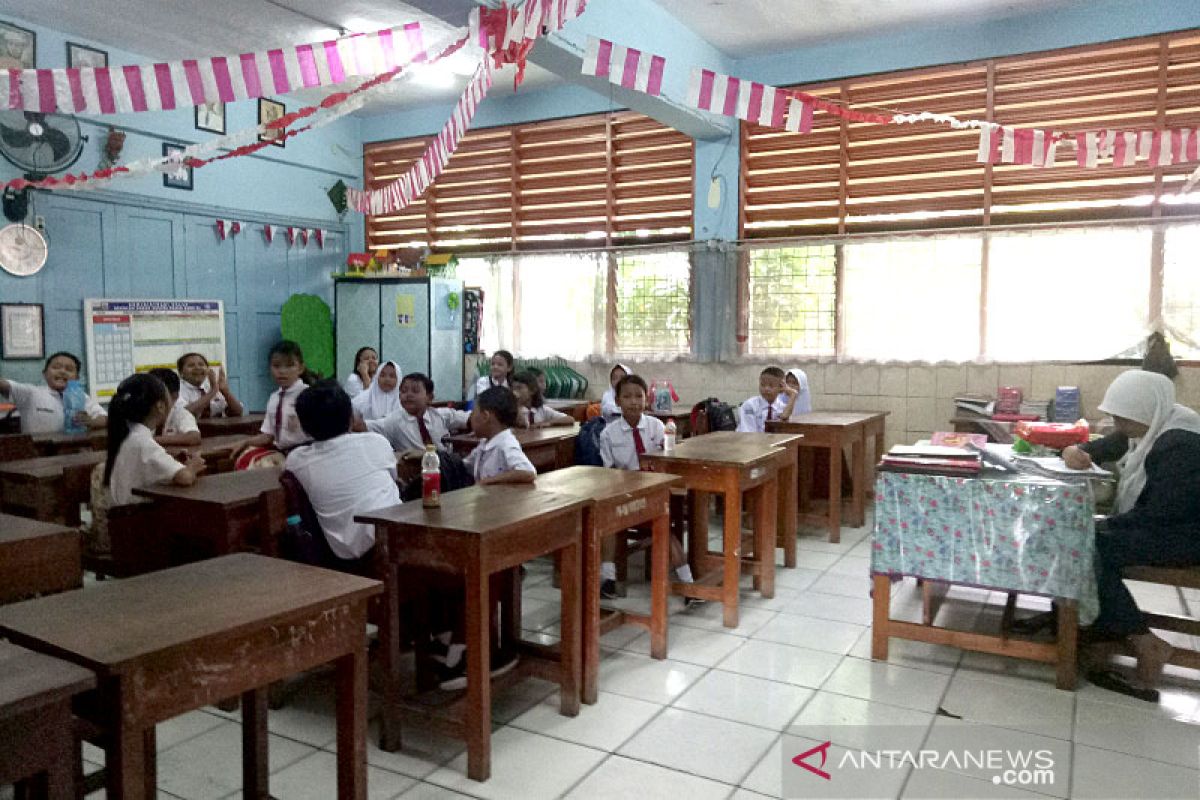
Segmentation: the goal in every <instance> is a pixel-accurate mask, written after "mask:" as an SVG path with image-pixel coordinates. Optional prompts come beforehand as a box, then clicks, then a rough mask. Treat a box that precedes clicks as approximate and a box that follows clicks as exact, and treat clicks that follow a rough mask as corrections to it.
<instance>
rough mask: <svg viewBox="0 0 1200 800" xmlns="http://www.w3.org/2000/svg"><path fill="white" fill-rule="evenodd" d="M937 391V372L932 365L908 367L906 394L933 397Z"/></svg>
mask: <svg viewBox="0 0 1200 800" xmlns="http://www.w3.org/2000/svg"><path fill="white" fill-rule="evenodd" d="M936 393H937V373H936V371H935V370H934V368H933V367H909V368H908V396H909V397H933V396H934V395H935V394H936Z"/></svg>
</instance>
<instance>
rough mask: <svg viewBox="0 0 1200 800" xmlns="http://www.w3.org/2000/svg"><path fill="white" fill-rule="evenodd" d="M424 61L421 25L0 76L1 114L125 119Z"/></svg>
mask: <svg viewBox="0 0 1200 800" xmlns="http://www.w3.org/2000/svg"><path fill="white" fill-rule="evenodd" d="M425 58H426V50H425V45H424V43H423V36H422V32H421V24H420V23H418V22H410V23H408V24H407V25H403V26H401V27H397V28H389V29H387V30H382V31H378V32H376V33H371V34H357V35H354V36H349V37H346V38H344V39H335V40H330V41H325V42H313V43H309V44H301V45H294V46H292V47H286V48H275V49H271V50H266V51H260V52H257V53H242V54H241V55H238V56H212V57H209V58H201V59H187V60H184V61H170V62H166V63H160V64H134V65H127V66H119V67H98V68H91V67H73V68H70V69H25V70H18V69H10V70H0V110H3V109H20V110H25V111H40V112H44V113H51V112H55V111H59V112H64V113H75V114H123V113H129V112H141V111H169V110H172V109H175V108H186V107H188V106H198V105H201V104H203V103H214V102H226V103H228V102H232V101H234V100H245V99H248V98H256V97H267V96H271V95H280V94H287V93H288V92H292V91H295V90H297V89H306V88H311V87H313V86H331V85H334V84H339V83H344V82H345V81H346V80H348V79H350V78H352V77H355V76H362V77H367V76H373V75H378V74H380V73H383V72H389V71H391V70H394V69H398V68H401V67H404V66H407V65H408V64H410V63H413V62H417V61H423V60H425Z"/></svg>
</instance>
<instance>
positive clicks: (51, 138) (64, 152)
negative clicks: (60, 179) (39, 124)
mask: <svg viewBox="0 0 1200 800" xmlns="http://www.w3.org/2000/svg"><path fill="white" fill-rule="evenodd" d="M43 138H45V140H46V143H47V144H48V145H50V152H51V154H52V155H53V157H54V163H55V164H57V163H58V162H60V161H62V160H63V159H64V158H66V157H67V156H69V155H70V154H71V139H70V137H69V136H67V135H66V134H65V133H63V132H62V131H60V130H59V129H58V128H51V127H49V126H47V127H46V133H45V135H44V137H43Z"/></svg>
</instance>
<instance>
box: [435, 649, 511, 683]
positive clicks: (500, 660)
mask: <svg viewBox="0 0 1200 800" xmlns="http://www.w3.org/2000/svg"><path fill="white" fill-rule="evenodd" d="M520 661H521V659H520V657H519V656H518V655H517V654H516V653H500V654H498V655H495V656H492V677H493V678H499V677H500V676H501V675H504V674H506V673H509V672H512V670H513V667H515V666H517V664H518V663H520ZM439 677H440V678H441V682H440V683H438V688H439V689H441V690H442V691H446V692H457V691H461V690H463V689H465V688H467V657H466V655H464V656H463V657H462V658H460V659H459V660H458V663H457V664H455V665H454V666H453V667H447V668H444V669H443V670H442V671H441V673H440V675H439Z"/></svg>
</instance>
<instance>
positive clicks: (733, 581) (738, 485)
mask: <svg viewBox="0 0 1200 800" xmlns="http://www.w3.org/2000/svg"><path fill="white" fill-rule="evenodd" d="M781 457H782V458H786V451H783V450H780V449H779V448H777V447H764V446H763V445H760V444H753V443H740V444H734V443H727V442H724V441H721V440H720V439H713V438H710V437H707V436H695V437H692V438H691V439H686V440H685V441H682V442H680V443H679V444H677V445H676V446H675V450H674V451H673V452H671V453H661V452H654V453H643V454H642V455H641V456H639V457H638V460H639V461H640V462H641V465H642V469H643V470H646V471H648V472H665V473H669V474H672V475H678V476H680V477H681V478H683V486H684V488H686V489H687V490H688V491H689V492H690V494H691V511H690V520H691V524H690V525H689V526H688V561H689V562H691V566H692V572H693V574H694V576H695V579H696V582H695V583H675V584H673V585H672V586H671V589H672V591H673V592H675V593H676V594H681V595H684V596H685V597H699V598H700V599H702V600H714V601H717V602H719V603H721V604H723V606H724V612H725V617H724V623H725V627H726V628H736V627H737V624H738V584H739V582H740V579H741V575H742V572H748V573H749V574H751V575H753V576H754V588H755V589H758V590H759V591H761V592H762V595H763V597H774V596H775V546H774V541H773V540H774V538H775V527H776V526H775V513H776V497H777V489H778V477H777V470H778V465H779V462H780V459H781ZM748 491H753V492H754V495H753V496H752V501H753V502H754V538H753V551H754V552H753V554H752V555H751V556H750V557H748V558H746V557H743V556H742V554H741V547H742V495H743V494H744V493H745V492H748ZM710 492H717V493H719V494H721V495H723V496H724V498H725V524H724V537H723V539H722V548H721V549H722V552H720V553H714V552H710V551H709V548H708V494H709V493H710Z"/></svg>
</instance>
